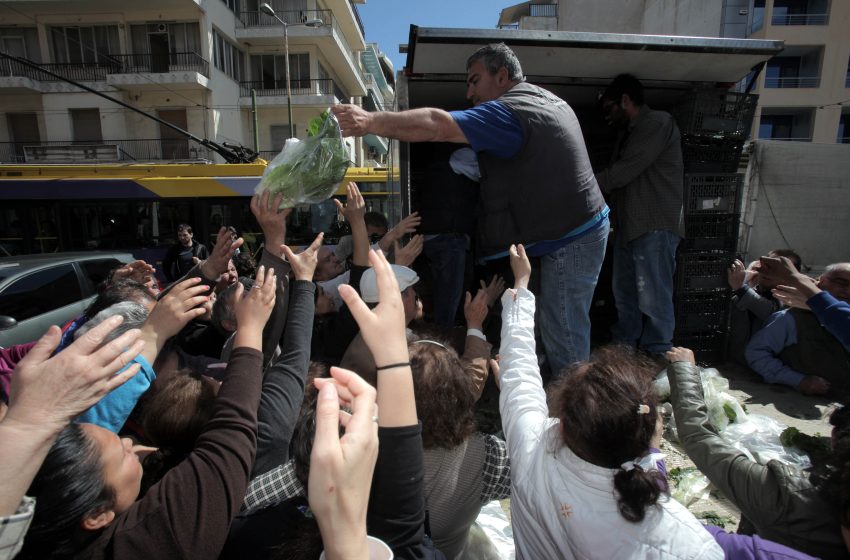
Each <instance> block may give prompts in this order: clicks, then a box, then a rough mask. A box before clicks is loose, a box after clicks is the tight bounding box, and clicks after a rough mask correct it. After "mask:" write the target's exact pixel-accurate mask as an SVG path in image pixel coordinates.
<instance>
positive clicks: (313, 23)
mask: <svg viewBox="0 0 850 560" xmlns="http://www.w3.org/2000/svg"><path fill="white" fill-rule="evenodd" d="M260 11H261V12H263V13H264V14H266V15H269V16H272V17H273V18H275V19H276V20H277V21H279V22H280V24H281V25H282V26H283V56H284V58H285V59H286V60H285V62H286V108H287V111H288V112H289V137H290V138H292V137H294V136H295V124H294V123H293V122H292V86H291V85H290V80H289V35H288V34H287V29H289V27H290V26H298V25H304V26H306V27H321V26H322V24H323V23H324V22H323V21H322V20H320V19H318V18H314V19H308V20H307V21H303V22H301V23H286V22H285V21H283V19H282V18H281V17H280V16H278V15H277V14H276V13H275V11H274V8H272V7H271V6H270V5H269V4H268V3H267V2H263V3H262V4H260Z"/></svg>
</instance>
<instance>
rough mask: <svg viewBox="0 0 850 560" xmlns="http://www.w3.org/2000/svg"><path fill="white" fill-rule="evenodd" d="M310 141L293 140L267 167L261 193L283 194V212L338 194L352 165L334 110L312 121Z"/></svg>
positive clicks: (258, 190) (327, 111) (258, 186)
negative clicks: (332, 112) (286, 209)
mask: <svg viewBox="0 0 850 560" xmlns="http://www.w3.org/2000/svg"><path fill="white" fill-rule="evenodd" d="M308 130H309V134H310V135H309V137H308V138H307V139H306V140H303V141H299V140H298V139H297V138H290V139H289V140H287V141H286V145H284V147H283V150H282V151H281V152H280V153H279V154H278V155H277V156H275V158H274V159H273V160H272V161H271V162H270V163H269V165H268V167H266V171H265V172H264V173H263V177H262V179H261V180H260V183H259V185H257V188H256V191H255V192H257V193H259V192H261V191H263V190H269V191H270V192H271V193H272V194H276V193H283V201H282V202H281V205H280V207H281V208H291V207H292V206H296V205H298V204H315V203H317V202H321V201H323V200H327V199H328V198H330V197H331V195H333V193H334V192H336V190H337V188H338V187H339V184H340V183H341V182H342V180H343V179H344V178H345V172H346V171H347V170H348V166H349V165H350V164H351V161H350V160H349V159H348V149H347V147H346V145H345V142H343V140H342V135H341V134H340V130H339V123H338V122H337V120H336V117H334V116H333V115H332V114H331V112H330V110H326V111H324V112H323V113H322V114H321V115H320V116H318V117H314V118H313V119H311V120H310V123H309V126H308Z"/></svg>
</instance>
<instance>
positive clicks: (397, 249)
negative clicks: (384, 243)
mask: <svg viewBox="0 0 850 560" xmlns="http://www.w3.org/2000/svg"><path fill="white" fill-rule="evenodd" d="M393 247H394V248H393V255H394V256H395V263H396V264H397V265H401V266H407V267H409V266H410V265H412V264H413V261H415V260H416V257H418V256H419V255H420V254H421V253H422V249H423V248H424V247H425V236H424V235H414V236H413V237H412V238H411V240H410V241H409V242H408V243H407V245H405V246H404V247H401V246H400V245H399V243H398V241H396V242H394V243H393Z"/></svg>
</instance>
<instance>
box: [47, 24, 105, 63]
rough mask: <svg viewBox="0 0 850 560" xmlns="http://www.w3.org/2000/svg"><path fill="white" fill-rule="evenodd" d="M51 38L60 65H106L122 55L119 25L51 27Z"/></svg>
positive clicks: (54, 53) (55, 58) (54, 56)
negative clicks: (85, 63) (114, 56)
mask: <svg viewBox="0 0 850 560" xmlns="http://www.w3.org/2000/svg"><path fill="white" fill-rule="evenodd" d="M50 38H51V41H52V43H53V59H54V61H55V62H59V63H81V62H89V63H104V62H109V61H111V60H112V58H111V57H112V55H114V54H120V53H121V48H120V47H119V43H118V26H117V25H93V26H88V27H51V28H50Z"/></svg>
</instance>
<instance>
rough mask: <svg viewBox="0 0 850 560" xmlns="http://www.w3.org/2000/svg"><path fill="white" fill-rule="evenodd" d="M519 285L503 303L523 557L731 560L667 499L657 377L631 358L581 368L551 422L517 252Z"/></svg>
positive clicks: (523, 262)
mask: <svg viewBox="0 0 850 560" xmlns="http://www.w3.org/2000/svg"><path fill="white" fill-rule="evenodd" d="M510 258H511V268H512V269H513V272H514V277H515V279H516V283H515V285H514V289H513V290H508V291H507V292H506V293H505V295H504V296H503V297H502V305H503V312H502V347H501V350H500V356H501V359H500V366H501V375H500V388H501V396H500V400H499V410H500V412H501V415H502V425H503V427H504V431H505V436H506V439H507V444H508V452H509V455H510V457H511V467H512V471H513V475H512V481H511V520H512V524H513V531H514V540H515V543H516V551H517V558H531V559H537V558H606V559H608V558H618V559H619V558H636V559H637V558H640V559H647V558H687V559H722V558H723V551H722V550H721V549H720V547H719V546H718V545H717V544H716V543H715V541H714V539H713V538H712V536H711V535H710V534H709V533H708V531H706V530H705V528H703V526H702V525H701V524H700V523H699V521H697V519H696V518H695V517H694V516H693V514H691V513H690V512H689V511H688V510H687V509H685V508H684V507H683V506H682V505H680V504H679V503H678V502H676V501H675V500H673V499H671V498H670V497H669V495H668V493H667V492H666V488H667V485H666V481H665V478H664V475H663V474H661V473H660V472H658V465H657V464H656V461H657V460H659V459H660V458H661V456H660V455H657V454H654V453H651V452H650V441H651V439H652V436H653V434H654V433H655V427H656V419H657V411H656V404H657V401H656V398H655V395H654V392H653V390H652V385H651V381H652V375H651V370H645V369H643V368H641V367H640V366H639V365H637V364H636V363H635V362H634V361H633V360H632V359H631V357H630V355H629V354H628V353H627V352H617V351H610V350H609V351H603V352H602V353H601V355H600V356H599V357H598V358H596V357H595V358H594V359H591V361H589V362H586V363H583V364H578V365H577V366H575V367H574V368H573V370H572V371H571V373H569V374H568V376H567V377H566V378H565V379H564V380H563V382H561V383H560V384H559V386H558V387H557V388H556V391H555V392H554V393H553V395H552V396H553V408H554V410H553V413H554V414H556V415H557V416H558V418H549V409H548V407H547V404H546V394H545V392H544V390H543V384H542V381H541V378H540V371H539V367H538V365H537V354H536V352H535V342H534V295H533V294H532V293H531V292H529V291H528V289H527V286H528V279H529V277H530V275H531V265H530V264H529V262H528V258H527V257H526V255H525V249H524V248H523V246H522V245H519V246H511V248H510Z"/></svg>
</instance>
